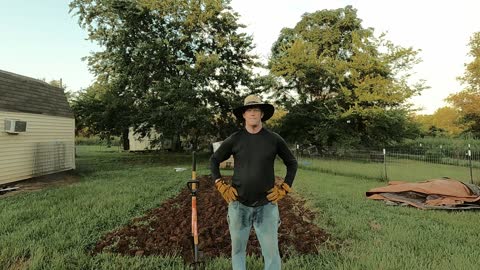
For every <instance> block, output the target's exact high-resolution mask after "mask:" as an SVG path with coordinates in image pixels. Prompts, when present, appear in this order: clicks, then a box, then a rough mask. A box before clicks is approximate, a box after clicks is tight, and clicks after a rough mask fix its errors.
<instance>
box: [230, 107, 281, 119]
mask: <svg viewBox="0 0 480 270" xmlns="http://www.w3.org/2000/svg"><path fill="white" fill-rule="evenodd" d="M251 107H259V108H260V110H262V112H263V117H262V121H263V122H264V121H267V120H268V119H270V118H272V116H273V113H274V112H275V108H274V107H273V105H272V104H267V103H259V104H252V105H246V106H241V107H238V108H235V109H233V114H234V115H235V116H236V117H237V119H238V120H239V121H243V120H244V119H243V113H244V112H245V111H246V110H247V109H248V108H251Z"/></svg>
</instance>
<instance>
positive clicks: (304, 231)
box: [93, 176, 328, 262]
mask: <svg viewBox="0 0 480 270" xmlns="http://www.w3.org/2000/svg"><path fill="white" fill-rule="evenodd" d="M225 179H226V180H230V179H231V177H228V176H227V177H225ZM198 180H200V187H199V189H198V194H197V209H198V231H199V249H200V250H201V251H202V252H203V254H204V256H205V257H206V258H212V257H217V256H221V255H222V256H226V257H230V251H231V245H230V234H229V231H228V223H227V218H226V215H227V204H226V202H225V201H224V200H223V199H222V197H221V196H220V194H219V193H218V192H217V191H216V189H215V187H214V184H213V180H211V179H210V177H199V178H198ZM277 181H281V179H280V178H278V179H277ZM303 204H304V203H303V202H301V201H298V200H295V199H293V198H292V197H291V196H286V197H285V198H284V199H283V200H281V201H279V211H280V218H281V222H282V223H281V225H280V228H279V246H280V254H281V255H282V257H288V256H289V255H291V254H292V253H300V254H309V253H310V254H315V253H317V246H318V245H320V244H321V243H323V242H325V241H326V240H327V238H328V235H327V234H326V233H325V232H324V231H322V230H321V229H320V228H318V227H317V226H316V225H314V224H313V223H312V220H313V219H314V217H315V216H314V213H313V212H311V211H309V210H308V209H305V208H304V207H303ZM100 252H114V253H120V254H124V255H130V256H140V255H173V254H181V256H182V257H183V258H184V259H185V261H188V262H191V261H192V240H191V195H190V191H189V190H188V189H187V188H186V187H185V189H183V190H182V191H181V192H180V194H178V196H176V197H175V198H171V199H169V200H167V201H165V202H164V203H163V204H162V206H161V207H159V208H156V209H153V210H151V211H149V212H148V213H147V214H146V215H145V216H143V217H140V218H136V219H134V220H133V221H132V222H131V224H130V225H128V226H126V227H124V228H121V229H119V230H116V231H113V232H111V233H108V234H107V235H105V236H104V237H103V238H102V239H101V240H100V241H99V242H98V243H97V245H96V246H95V248H94V250H93V254H96V253H100ZM247 253H248V254H250V255H252V254H254V255H257V256H261V250H260V245H259V242H258V240H257V239H256V236H255V233H254V230H253V229H252V232H251V234H250V239H249V245H248V248H247Z"/></svg>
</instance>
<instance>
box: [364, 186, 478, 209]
mask: <svg viewBox="0 0 480 270" xmlns="http://www.w3.org/2000/svg"><path fill="white" fill-rule="evenodd" d="M366 195H367V197H368V198H369V199H372V200H384V201H386V202H389V203H391V204H396V205H411V206H414V207H417V208H421V209H480V187H478V186H476V185H472V184H466V183H462V182H460V181H457V180H452V179H430V180H427V181H424V182H417V183H411V182H403V181H391V182H389V183H388V186H386V187H378V188H374V189H371V190H369V191H368V192H367V193H366Z"/></svg>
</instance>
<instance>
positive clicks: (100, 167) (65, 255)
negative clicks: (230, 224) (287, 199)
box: [0, 146, 480, 270]
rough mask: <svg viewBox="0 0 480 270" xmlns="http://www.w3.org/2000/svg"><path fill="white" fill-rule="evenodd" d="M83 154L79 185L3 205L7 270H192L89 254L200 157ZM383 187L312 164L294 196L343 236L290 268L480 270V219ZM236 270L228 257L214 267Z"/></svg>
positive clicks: (0, 241) (0, 232)
mask: <svg viewBox="0 0 480 270" xmlns="http://www.w3.org/2000/svg"><path fill="white" fill-rule="evenodd" d="M77 153H78V157H77V165H78V166H77V167H78V168H77V172H76V174H77V175H78V179H79V181H78V182H77V183H75V184H72V185H69V186H63V187H55V188H50V189H46V190H42V191H36V192H30V193H21V194H18V195H15V196H10V197H5V198H0V213H1V218H0V269H183V262H182V260H181V259H180V258H175V257H173V258H164V257H155V256H150V257H123V256H117V255H112V254H102V255H98V256H93V257H92V256H90V255H89V252H90V250H91V248H92V247H93V245H94V244H95V243H96V241H97V240H98V239H99V238H100V237H101V236H102V235H103V234H105V233H106V232H109V231H111V230H113V229H115V228H118V227H121V226H123V225H125V224H126V223H128V222H129V221H130V220H131V219H132V218H134V217H137V216H141V215H143V214H144V213H145V212H146V211H147V210H148V209H151V208H155V207H158V206H159V205H160V204H161V203H162V202H163V201H164V200H165V199H167V198H169V197H172V196H175V195H176V194H177V193H178V191H179V190H180V189H181V188H183V187H184V186H185V182H186V181H187V179H189V178H190V171H189V168H190V164H191V158H190V156H188V155H180V154H162V155H157V154H153V153H147V154H134V153H119V152H118V149H117V148H115V147H114V148H110V149H107V148H100V147H98V146H80V147H78V149H77ZM200 158H201V162H200V163H199V165H198V171H199V172H198V173H199V174H207V173H208V169H207V167H208V166H207V164H208V163H207V159H206V156H203V157H200ZM277 165H278V166H277V167H278V169H277V173H278V174H280V175H281V174H283V173H284V169H283V168H282V166H281V163H278V164H277ZM376 165H378V164H376ZM349 166H350V168H351V169H353V167H352V166H353V165H352V164H350V165H349ZM175 167H185V168H187V170H186V171H183V172H175V171H174V168H175ZM360 169H361V167H360ZM426 169H428V168H426ZM453 169H454V168H452V170H453ZM400 171H408V170H407V169H406V168H405V169H404V170H401V169H400ZM447 172H450V171H448V170H447ZM405 173H406V172H405ZM408 173H410V172H408ZM359 175H362V174H361V173H360V174H359ZM372 178H375V177H372ZM382 185H384V183H383V182H379V181H377V180H369V179H368V177H360V176H356V175H355V174H351V175H350V176H345V175H333V174H326V173H322V172H321V170H320V169H319V168H318V167H315V166H313V165H312V164H310V165H309V166H306V167H305V166H302V169H300V170H299V171H298V174H297V178H296V181H295V183H294V189H295V190H296V193H295V195H294V196H299V197H303V198H305V199H306V200H307V205H308V206H309V207H310V208H312V209H314V210H315V211H317V213H318V217H317V219H316V220H315V222H316V223H317V224H318V225H319V226H320V227H322V228H323V229H325V230H326V231H327V232H328V233H330V234H331V235H332V236H333V238H334V239H333V240H331V241H330V242H329V243H326V244H324V245H322V246H320V247H319V254H318V255H315V256H297V257H293V258H291V259H289V260H288V261H285V262H284V265H283V266H284V267H283V269H292V270H293V269H476V268H478V267H477V261H478V258H479V257H480V251H479V250H478V248H477V243H476V242H477V239H479V234H480V233H479V230H478V229H477V228H476V227H477V225H476V221H477V220H478V217H477V216H478V212H467V211H465V212H446V211H422V210H417V209H412V208H405V207H390V206H386V205H384V204H383V203H381V202H377V201H371V200H367V199H366V198H365V191H367V190H368V189H370V188H373V187H377V186H382ZM187 233H188V232H187ZM229 265H230V264H229V259H228V258H220V259H215V260H213V261H209V262H208V264H207V269H229ZM248 267H249V268H248V269H263V266H262V261H261V259H258V258H249V259H248Z"/></svg>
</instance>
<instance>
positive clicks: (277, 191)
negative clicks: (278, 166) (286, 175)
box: [267, 182, 292, 203]
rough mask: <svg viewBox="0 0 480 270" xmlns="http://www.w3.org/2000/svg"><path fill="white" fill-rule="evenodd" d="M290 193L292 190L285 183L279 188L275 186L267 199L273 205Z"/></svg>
mask: <svg viewBox="0 0 480 270" xmlns="http://www.w3.org/2000/svg"><path fill="white" fill-rule="evenodd" d="M290 191H292V188H290V186H289V185H288V184H287V183H285V182H284V183H282V184H281V185H278V186H277V185H274V186H273V188H272V189H270V190H269V191H268V195H267V199H268V200H269V201H271V202H272V203H277V202H278V201H279V200H281V199H283V197H285V195H287V193H289V192H290Z"/></svg>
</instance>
